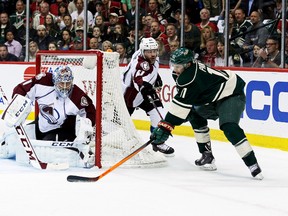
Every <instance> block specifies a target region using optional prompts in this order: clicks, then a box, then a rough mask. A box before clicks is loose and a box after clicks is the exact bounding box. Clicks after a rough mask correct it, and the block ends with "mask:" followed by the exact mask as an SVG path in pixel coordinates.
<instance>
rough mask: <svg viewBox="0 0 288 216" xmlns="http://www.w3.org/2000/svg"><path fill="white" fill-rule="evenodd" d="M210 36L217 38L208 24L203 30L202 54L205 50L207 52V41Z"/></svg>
mask: <svg viewBox="0 0 288 216" xmlns="http://www.w3.org/2000/svg"><path fill="white" fill-rule="evenodd" d="M210 38H215V34H214V31H213V29H212V28H211V27H210V26H209V25H207V26H205V27H204V28H202V30H201V44H200V55H201V53H203V52H206V42H207V40H208V39H210Z"/></svg>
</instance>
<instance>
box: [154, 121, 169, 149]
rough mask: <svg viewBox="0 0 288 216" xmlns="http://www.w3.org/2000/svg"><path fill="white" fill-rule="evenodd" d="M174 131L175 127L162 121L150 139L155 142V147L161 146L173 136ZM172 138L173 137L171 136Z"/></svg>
mask: <svg viewBox="0 0 288 216" xmlns="http://www.w3.org/2000/svg"><path fill="white" fill-rule="evenodd" d="M173 129H174V126H173V125H171V124H170V123H169V122H166V121H164V120H161V121H160V122H159V123H158V126H157V127H156V128H155V129H154V131H153V132H152V134H151V137H150V139H152V140H153V142H152V144H153V145H161V144H163V143H164V142H165V141H166V140H167V139H168V138H169V136H170V135H171V131H172V130H173ZM171 136H172V135H171Z"/></svg>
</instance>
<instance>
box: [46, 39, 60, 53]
mask: <svg viewBox="0 0 288 216" xmlns="http://www.w3.org/2000/svg"><path fill="white" fill-rule="evenodd" d="M48 50H50V51H55V50H58V46H57V43H56V42H55V41H51V42H50V43H49V44H48Z"/></svg>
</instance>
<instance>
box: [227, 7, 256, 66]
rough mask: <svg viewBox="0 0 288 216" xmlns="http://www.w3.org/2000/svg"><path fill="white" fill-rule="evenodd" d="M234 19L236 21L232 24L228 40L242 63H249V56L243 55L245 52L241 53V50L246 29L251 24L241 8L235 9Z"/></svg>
mask: <svg viewBox="0 0 288 216" xmlns="http://www.w3.org/2000/svg"><path fill="white" fill-rule="evenodd" d="M235 20H236V22H235V24H234V26H233V30H232V33H231V40H230V42H231V45H232V47H233V48H234V49H235V51H236V52H238V53H240V54H241V57H242V59H243V61H244V64H245V63H247V62H248V63H249V62H250V58H247V57H249V56H247V55H245V53H241V50H242V47H243V45H244V42H245V36H246V32H247V29H248V28H249V27H250V26H251V25H252V24H251V22H250V21H249V20H246V15H245V12H244V10H243V9H242V8H238V9H236V10H235Z"/></svg>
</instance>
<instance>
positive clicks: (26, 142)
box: [0, 86, 69, 170]
mask: <svg viewBox="0 0 288 216" xmlns="http://www.w3.org/2000/svg"><path fill="white" fill-rule="evenodd" d="M0 92H1V94H2V96H3V98H4V99H5V100H6V102H7V103H9V101H8V98H7V97H6V94H5V92H4V90H3V88H2V86H0ZM9 107H10V104H9V105H8V107H7V108H6V109H5V111H4V113H3V115H2V119H3V120H4V116H5V113H6V111H7V110H8V109H9ZM4 121H5V120H4ZM14 127H15V130H16V133H17V135H18V137H19V140H20V142H21V143H22V145H23V147H24V149H25V152H26V154H27V156H28V158H29V162H30V164H31V165H32V166H33V167H35V168H38V169H58V170H62V169H68V168H69V164H66V163H63V164H52V163H44V162H42V161H40V160H39V158H38V157H37V154H36V152H35V150H34V148H33V146H32V144H31V141H30V139H29V137H28V136H27V133H26V131H25V129H24V127H23V125H22V124H20V125H18V126H14Z"/></svg>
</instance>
